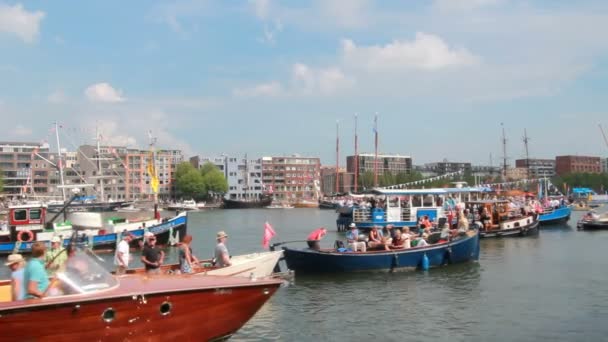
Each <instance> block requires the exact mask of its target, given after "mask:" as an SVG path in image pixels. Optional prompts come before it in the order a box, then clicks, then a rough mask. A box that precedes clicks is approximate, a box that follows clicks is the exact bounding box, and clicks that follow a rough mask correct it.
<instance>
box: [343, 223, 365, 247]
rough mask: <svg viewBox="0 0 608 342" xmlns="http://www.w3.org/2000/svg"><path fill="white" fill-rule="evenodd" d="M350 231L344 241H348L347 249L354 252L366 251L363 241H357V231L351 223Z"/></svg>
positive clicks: (355, 226)
mask: <svg viewBox="0 0 608 342" xmlns="http://www.w3.org/2000/svg"><path fill="white" fill-rule="evenodd" d="M348 227H349V228H350V231H349V232H348V233H346V240H347V241H348V247H350V249H352V250H353V251H354V252H357V251H359V250H361V252H366V251H367V246H366V245H365V241H359V231H358V230H357V225H356V224H355V223H354V222H353V223H351V224H350V225H349V226H348Z"/></svg>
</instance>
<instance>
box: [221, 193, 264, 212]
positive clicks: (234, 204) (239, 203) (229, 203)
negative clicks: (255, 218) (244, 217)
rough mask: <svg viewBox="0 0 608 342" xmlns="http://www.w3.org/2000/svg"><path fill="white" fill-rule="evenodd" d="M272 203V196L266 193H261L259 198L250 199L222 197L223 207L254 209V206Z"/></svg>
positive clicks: (260, 206) (258, 206) (259, 206)
mask: <svg viewBox="0 0 608 342" xmlns="http://www.w3.org/2000/svg"><path fill="white" fill-rule="evenodd" d="M271 203H272V197H271V196H268V195H262V196H261V197H259V198H255V199H251V200H236V199H229V198H224V209H254V208H265V207H268V206H269V205H270V204H271Z"/></svg>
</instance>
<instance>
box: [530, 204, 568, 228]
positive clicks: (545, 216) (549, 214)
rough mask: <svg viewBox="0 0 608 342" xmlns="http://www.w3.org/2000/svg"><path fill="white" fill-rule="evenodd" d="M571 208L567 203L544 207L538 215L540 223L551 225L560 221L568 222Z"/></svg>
mask: <svg viewBox="0 0 608 342" xmlns="http://www.w3.org/2000/svg"><path fill="white" fill-rule="evenodd" d="M571 214H572V208H570V206H567V205H562V206H560V207H558V208H544V209H543V212H542V213H541V214H540V215H539V216H538V221H539V223H540V225H551V224H558V223H562V222H568V220H570V215H571Z"/></svg>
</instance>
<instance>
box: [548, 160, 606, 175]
mask: <svg viewBox="0 0 608 342" xmlns="http://www.w3.org/2000/svg"><path fill="white" fill-rule="evenodd" d="M555 172H556V173H557V175H559V176H563V175H567V174H569V173H578V172H581V173H600V172H602V168H601V162H600V157H590V156H557V157H555Z"/></svg>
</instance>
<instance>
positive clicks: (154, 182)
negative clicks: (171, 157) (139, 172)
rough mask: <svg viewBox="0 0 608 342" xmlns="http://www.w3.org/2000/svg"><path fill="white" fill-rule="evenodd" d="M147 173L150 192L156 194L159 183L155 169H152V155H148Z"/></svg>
mask: <svg viewBox="0 0 608 342" xmlns="http://www.w3.org/2000/svg"><path fill="white" fill-rule="evenodd" d="M147 171H148V175H149V176H150V187H151V188H152V191H154V193H155V194H157V193H158V186H159V181H158V176H157V175H156V168H155V167H154V156H153V155H152V154H151V155H150V161H149V162H148V167H147Z"/></svg>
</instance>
